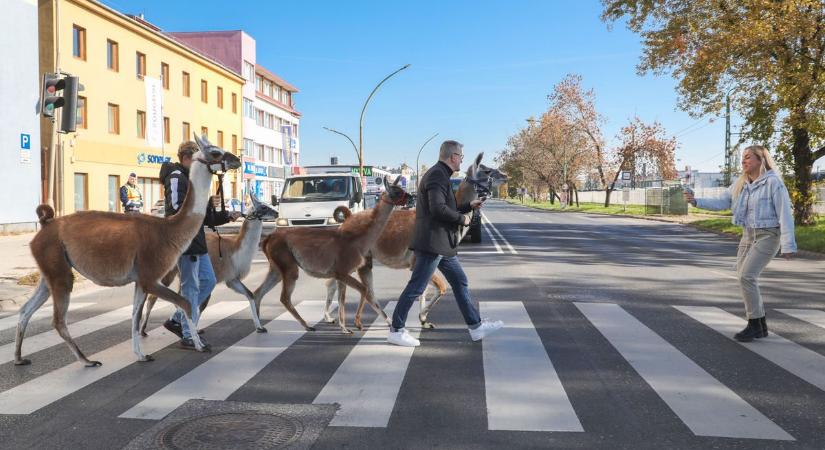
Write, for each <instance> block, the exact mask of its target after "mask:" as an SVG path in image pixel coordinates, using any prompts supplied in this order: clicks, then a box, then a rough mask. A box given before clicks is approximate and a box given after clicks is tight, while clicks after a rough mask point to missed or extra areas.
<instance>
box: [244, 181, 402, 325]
mask: <svg viewBox="0 0 825 450" xmlns="http://www.w3.org/2000/svg"><path fill="white" fill-rule="evenodd" d="M400 179H401V177H398V178H397V179H396V180H395V183H393V184H392V185H390V184H389V183H388V182H387V180H386V179H384V187H385V188H386V190H385V192H384V193H383V194H382V195H381V200H380V201H379V202H378V203H377V204H376V206H375V207H374V208H372V209H370V210H368V211H364V212H361V213H359V214H356V215H354V216H352V217H351V218H350V219H349V220H347V221H346V222H345V223H344V224H342V225H341V226H340V227H337V228H281V229H278V230H276V231H275V232H273V233H271V234H270V235H269V236H267V237H266V238H265V239H264V241H263V243H262V249H263V252H264V254H266V258H267V259H268V260H269V273H267V276H266V279H264V282H263V283H262V284H261V286H260V287H259V288H258V289H257V290H255V300H256V302H257V307H256V309H258V310H260V303H261V299H262V298H263V297H264V295H266V293H267V292H269V291H270V290H272V288H273V287H275V285H277V284H278V283H279V282H280V281H281V280H283V286H282V288H281V303H282V304H283V305H284V307H285V308H286V309H287V310H288V311H289V312H290V313H292V315H293V316H294V317H295V319H296V320H297V321H298V322H300V323H301V325H303V327H304V328H305V329H306V330H309V331H314V330H315V329H314V328H312V327H310V326H309V325H307V323H306V321H305V320H304V319H303V318H302V317H301V316H300V314H298V311H296V310H295V307H294V306H293V305H292V291H293V290H294V289H295V282H296V281H297V280H298V268H301V269H303V270H304V272H306V273H307V274H308V275H310V276H313V277H316V278H332V279H335V280H337V281H339V282H341V283H343V284H345V285H347V286H350V287H352V288H353V289H355V290H357V291H358V292H359V293H360V294H361V295H362V296H364V298H365V301H366V302H367V303H369V304H370V305H371V306H372V307H373V308H375V310H376V311H378V312H379V313H380V314H382V315H383V317H384V318H385V319H386V320H387V321H388V322H389V319H388V318H387V316H386V314H384V312H383V311H381V308H380V307H378V305H376V304H375V302H374V299H373V298H372V296H371V295H370V294H369V293H368V292H367V287H366V286H365V285H364V284H363V283H361V282H359V281H358V280H356V279H355V278H354V277H353V276H352V275H351V274H352V272H354V271H355V270H356V269H358V268H359V267H361V266H363V265H364V264H365V263H366V256H367V255H368V254H369V252H370V250H371V249H372V248H373V246H374V245H375V243H376V241H377V240H378V236H379V235H381V232H382V231H383V229H384V227H385V226H386V224H387V220H388V219H389V217H390V213H392V211H393V209H394V208H395V207H396V206H400V205H403V204H404V203H405V202H406V192H404V190H403V189H402V188H401V187H400V186H398V182H399V181H400ZM339 301H340V302H343V301H344V298H343V297H340V298H339ZM343 306H344V305H343V303H341V310H340V311H338V314H339V318H340V326H341V331H343V332H344V333H351V331H350V330H348V329H347V328H346V326H344V324H345V315H346V313H345V311H344V308H343Z"/></svg>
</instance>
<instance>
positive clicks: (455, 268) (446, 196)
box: [387, 141, 503, 347]
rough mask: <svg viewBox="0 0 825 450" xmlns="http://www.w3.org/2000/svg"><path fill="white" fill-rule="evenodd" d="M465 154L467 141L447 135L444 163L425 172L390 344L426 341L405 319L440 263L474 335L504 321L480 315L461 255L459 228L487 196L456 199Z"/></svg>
mask: <svg viewBox="0 0 825 450" xmlns="http://www.w3.org/2000/svg"><path fill="white" fill-rule="evenodd" d="M463 159H464V153H463V145H461V144H460V143H458V142H456V141H444V143H443V144H441V150H440V152H439V156H438V163H437V164H436V165H434V166H433V167H432V168H430V170H428V171H427V173H425V174H424V176H423V177H421V181H420V182H419V184H418V193H417V195H418V199H417V201H418V204H417V205H416V210H415V235H414V237H413V243H412V247H411V248H412V249H413V250H414V251H415V266H414V267H413V271H412V276H411V277H410V281H409V282H408V283H407V287H406V288H404V292H402V293H401V297H399V299H398V304H397V305H396V306H395V312H393V315H392V327H391V328H390V333H389V336H388V337H387V342H389V343H390V344H395V345H400V346H404V347H417V346H419V345H420V342H419V341H418V339H416V338H415V337H413V336H412V335H410V334H409V332H408V331H407V329H406V328H404V324H405V323H406V321H407V313H408V312H409V311H410V308H411V307H412V305H413V303H414V302H415V301H416V300H418V298H419V297H421V295H422V294H423V293H424V290H425V289H426V287H427V283H429V281H430V278H431V277H432V275H433V272H435V269H436V268H438V270H440V271H441V273H442V274H444V277H445V278H446V279H447V281H448V282H449V283H450V286H451V287H452V289H453V294H454V295H455V299H456V302H457V303H458V308H459V309H460V310H461V315H463V316H464V321H465V322H466V323H467V327H468V328H469V329H470V338H471V339H472V340H474V341H478V340H481V339H482V338H483V337H484V336H486V335H488V334H490V333H492V332H494V331H496V330H498V329H499V328H501V327H502V326H503V324H502V322H501V321H487V320H482V319H481V317H479V314H478V309H476V307H475V305H474V304H473V302H472V300H471V299H470V290H469V288H468V286H469V285H468V282H467V275H465V274H464V269H462V268H461V263H459V262H458V257H457V256H456V253H457V247H458V243H459V240H460V238H459V233H458V228H459V226H469V225H470V220H471V218H472V216H471V215H470V214H469V213H470V212H471V211H472V210H473V209H477V208H480V207H481V203H482V201H481V200H474V201H473V202H471V203H465V204H462V205H456V200H455V195H454V194H453V190H452V186H451V185H450V176H451V175H452V174H453V172H455V171H456V170H459V168H461V161H462V160H463Z"/></svg>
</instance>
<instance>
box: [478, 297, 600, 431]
mask: <svg viewBox="0 0 825 450" xmlns="http://www.w3.org/2000/svg"><path fill="white" fill-rule="evenodd" d="M481 312H482V313H483V315H487V316H490V317H494V318H496V319H499V320H502V321H504V328H503V329H501V330H499V331H498V332H496V333H495V334H492V335H490V336H488V337H486V338H485V339H484V340H483V341H482V355H483V360H484V388H485V392H486V398H487V428H488V429H489V430H515V431H584V429H583V428H582V425H581V422H579V419H578V417H577V416H576V411H575V410H574V409H573V405H571V404H570V399H569V398H568V397H567V393H566V392H565V390H564V386H562V384H561V380H560V379H559V376H558V374H557V373H556V369H555V368H554V367H553V363H552V362H551V361H550V357H549V356H548V355H547V352H546V351H545V349H544V344H542V342H541V338H540V337H539V335H538V333H537V332H536V329H535V327H534V325H533V323H532V321H531V320H530V316H529V315H528V314H527V310H526V309H525V308H524V305H523V304H522V303H521V302H481Z"/></svg>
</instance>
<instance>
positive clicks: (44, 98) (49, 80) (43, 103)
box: [40, 73, 66, 118]
mask: <svg viewBox="0 0 825 450" xmlns="http://www.w3.org/2000/svg"><path fill="white" fill-rule="evenodd" d="M65 85H66V82H65V81H64V80H63V78H62V77H61V76H60V75H58V74H56V73H44V74H43V92H42V93H41V94H40V114H42V115H43V117H52V118H53V117H54V110H55V109H57V108H60V107H62V106H63V104H64V102H65V100H64V99H63V95H62V93H61V92H60V91H62V90H63V88H64V86H65Z"/></svg>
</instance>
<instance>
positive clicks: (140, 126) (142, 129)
mask: <svg viewBox="0 0 825 450" xmlns="http://www.w3.org/2000/svg"><path fill="white" fill-rule="evenodd" d="M137 137H139V138H141V139H145V138H146V113H145V112H143V111H138V112H137Z"/></svg>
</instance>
